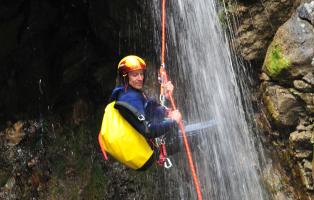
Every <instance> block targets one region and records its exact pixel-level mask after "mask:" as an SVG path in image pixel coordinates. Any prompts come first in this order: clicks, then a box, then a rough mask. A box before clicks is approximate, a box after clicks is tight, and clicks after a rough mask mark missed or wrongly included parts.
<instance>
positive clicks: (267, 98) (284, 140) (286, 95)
mask: <svg viewBox="0 0 314 200" xmlns="http://www.w3.org/2000/svg"><path fill="white" fill-rule="evenodd" d="M312 5H314V1H306V2H304V3H301V4H300V5H299V6H298V8H297V9H296V10H295V12H294V13H293V14H292V16H291V18H290V19H288V20H287V21H286V22H285V23H284V24H283V25H282V26H280V27H279V29H278V31H277V32H276V34H275V36H274V38H273V39H272V41H271V43H270V45H269V47H268V49H267V53H266V56H265V60H264V64H263V67H262V70H263V72H264V73H263V75H261V76H260V80H261V87H260V92H261V99H262V100H261V101H262V103H263V105H264V109H265V112H266V113H267V116H268V120H269V122H270V124H271V127H270V130H269V132H275V133H276V134H270V135H271V138H272V139H271V140H270V141H272V143H273V144H274V149H275V151H276V152H279V159H280V163H281V165H282V166H284V169H285V170H284V171H282V172H283V173H282V174H285V175H284V176H288V177H289V180H286V182H287V184H290V185H292V186H293V187H294V188H295V191H294V193H295V194H297V196H298V197H296V198H298V199H299V198H300V199H302V198H313V197H314V193H313V176H312V173H313V166H312V160H313V137H314V132H313V101H314V96H313V88H314V87H313V86H314V85H313V80H312V79H313V72H314V67H313V63H312V62H313V58H314V26H313V23H312V16H313V13H314V10H313V9H312ZM278 144H281V145H278ZM300 191H301V192H300ZM302 191H303V192H302ZM275 199H277V197H276V198H275ZM278 199H280V197H278Z"/></svg>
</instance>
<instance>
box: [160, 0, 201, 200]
mask: <svg viewBox="0 0 314 200" xmlns="http://www.w3.org/2000/svg"><path fill="white" fill-rule="evenodd" d="M161 21H162V28H161V31H162V35H161V67H160V70H159V76H160V77H159V79H160V80H159V81H160V82H161V84H165V83H167V82H168V76H167V72H166V69H165V68H166V66H165V45H166V40H165V37H166V0H162V15H161ZM161 92H163V89H161ZM161 94H163V93H161ZM168 96H169V100H170V102H171V106H172V109H173V110H176V109H177V108H176V104H175V101H174V99H173V96H172V94H169V95H168ZM178 125H179V128H180V130H181V134H182V138H183V142H184V146H185V150H186V154H187V158H188V161H189V166H190V170H191V174H192V176H193V182H194V186H195V189H196V193H197V198H198V200H201V199H202V192H201V189H200V185H199V180H198V177H197V174H196V170H195V166H194V163H193V158H192V154H191V149H190V146H189V143H188V140H187V137H186V133H185V128H184V125H183V122H182V120H181V121H180V122H179V123H178Z"/></svg>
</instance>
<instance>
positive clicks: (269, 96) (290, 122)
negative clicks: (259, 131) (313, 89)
mask: <svg viewBox="0 0 314 200" xmlns="http://www.w3.org/2000/svg"><path fill="white" fill-rule="evenodd" d="M263 94H264V97H263V101H264V102H265V104H266V106H267V109H268V111H269V113H270V115H271V118H272V122H274V125H276V126H278V127H291V126H296V125H297V124H298V120H299V115H300V114H301V113H302V110H303V108H302V104H301V102H299V101H298V100H297V98H296V97H295V96H294V95H292V94H291V93H290V92H289V90H288V89H285V88H283V87H280V86H276V85H275V86H268V87H266V89H265V92H264V93H263Z"/></svg>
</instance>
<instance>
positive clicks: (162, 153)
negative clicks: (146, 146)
mask: <svg viewBox="0 0 314 200" xmlns="http://www.w3.org/2000/svg"><path fill="white" fill-rule="evenodd" d="M154 146H155V147H156V148H158V149H159V158H158V160H157V161H156V162H157V164H158V165H159V166H163V167H164V168H166V169H169V168H171V167H172V162H171V160H170V159H169V158H168V157H167V149H166V143H165V138H164V136H161V137H158V138H155V142H154Z"/></svg>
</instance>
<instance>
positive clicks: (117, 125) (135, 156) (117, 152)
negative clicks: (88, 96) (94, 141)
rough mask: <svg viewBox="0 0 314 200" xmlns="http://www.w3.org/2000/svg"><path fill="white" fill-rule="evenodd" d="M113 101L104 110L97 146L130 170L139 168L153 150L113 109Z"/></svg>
mask: <svg viewBox="0 0 314 200" xmlns="http://www.w3.org/2000/svg"><path fill="white" fill-rule="evenodd" d="M115 103H116V102H115V101H114V102H112V103H110V104H108V105H107V107H106V109H105V114H104V117H103V121H102V125H101V130H100V133H99V137H98V140H99V144H100V146H101V148H102V151H103V152H104V155H105V151H107V152H108V153H109V154H110V155H111V156H113V157H114V158H115V159H117V160H118V161H120V162H121V163H123V164H125V165H126V166H128V167H130V168H132V169H139V168H141V167H142V166H143V165H144V164H145V163H146V162H147V161H148V160H149V158H150V157H151V156H152V154H153V150H152V149H151V147H150V146H149V144H148V143H147V141H146V139H145V138H144V136H143V135H141V134H140V133H139V132H138V131H137V130H136V129H135V128H134V127H133V126H132V125H130V124H129V122H128V121H127V120H125V119H124V118H123V117H122V116H121V114H120V113H119V111H118V110H117V109H115V108H114V105H115ZM105 157H106V156H105Z"/></svg>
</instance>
